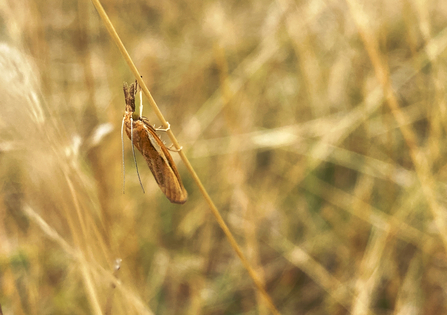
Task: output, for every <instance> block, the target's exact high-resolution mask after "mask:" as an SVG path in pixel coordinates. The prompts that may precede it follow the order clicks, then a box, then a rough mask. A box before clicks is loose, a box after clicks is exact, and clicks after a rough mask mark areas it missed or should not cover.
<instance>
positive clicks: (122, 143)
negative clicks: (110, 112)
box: [121, 117, 126, 195]
mask: <svg viewBox="0 0 447 315" xmlns="http://www.w3.org/2000/svg"><path fill="white" fill-rule="evenodd" d="M124 119H125V117H123V122H122V123H121V152H122V162H123V195H124V193H125V187H126V169H125V165H124V136H123V130H124Z"/></svg>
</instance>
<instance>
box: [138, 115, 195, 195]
mask: <svg viewBox="0 0 447 315" xmlns="http://www.w3.org/2000/svg"><path fill="white" fill-rule="evenodd" d="M142 121H143V123H144V127H145V131H146V134H147V137H148V140H149V142H150V144H151V146H152V148H153V149H155V151H156V154H154V153H155V152H152V153H153V154H150V155H151V156H150V157H149V156H148V157H147V158H146V155H147V154H145V153H143V152H142V153H143V156H144V157H145V159H146V162H147V164H148V166H149V168H150V169H151V171H152V174H153V175H154V178H155V180H156V181H157V183H158V185H159V186H160V189H161V190H162V191H163V193H164V194H165V195H166V197H167V198H168V199H169V200H170V201H171V202H174V203H185V202H186V200H187V199H188V193H187V192H186V190H185V187H183V183H182V180H181V178H180V174H179V173H178V170H177V167H176V166H175V164H174V160H173V159H172V157H171V154H170V153H169V151H168V149H166V146H165V145H164V144H163V142H162V141H161V139H160V138H159V137H158V135H157V133H156V131H155V129H154V128H153V127H152V126H151V125H150V124H149V123H148V122H147V120H145V119H142ZM144 151H146V150H144ZM149 151H150V150H149ZM149 158H150V159H151V161H149Z"/></svg>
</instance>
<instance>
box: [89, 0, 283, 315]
mask: <svg viewBox="0 0 447 315" xmlns="http://www.w3.org/2000/svg"><path fill="white" fill-rule="evenodd" d="M92 3H93V5H94V6H95V8H96V9H97V11H98V13H99V15H100V17H101V19H102V21H103V23H104V25H105V26H106V27H107V30H108V31H109V34H110V36H111V37H112V39H113V40H114V42H115V44H116V45H117V46H118V48H119V50H120V51H121V53H122V55H123V57H124V59H125V60H126V62H127V64H128V66H129V68H130V70H131V71H132V72H133V74H134V75H135V78H136V79H137V80H138V83H139V84H140V86H141V89H142V91H143V92H144V94H145V95H146V97H147V98H148V99H149V104H150V105H151V107H152V109H153V110H154V111H155V113H156V115H157V116H158V118H159V119H160V121H161V122H162V124H163V126H164V127H165V128H168V126H169V124H168V123H167V121H166V120H165V119H164V117H163V114H162V113H161V111H160V110H159V108H158V106H157V104H156V103H155V100H154V99H153V97H152V95H151V93H150V92H149V90H148V88H147V86H146V84H145V83H144V81H143V79H142V78H141V75H140V73H139V71H138V70H137V68H136V66H135V64H134V63H133V61H132V59H131V57H130V55H129V53H128V52H127V50H126V48H125V47H124V45H123V43H122V41H121V39H120V38H119V36H118V34H117V32H116V31H115V28H114V26H113V24H112V22H111V21H110V19H109V18H108V16H107V13H106V12H105V11H104V8H103V7H102V5H101V3H100V2H99V0H92ZM167 133H168V135H169V138H170V139H171V141H172V143H173V144H174V146H175V147H176V148H177V149H178V150H180V149H181V147H180V145H179V143H178V142H177V139H176V138H175V136H174V134H173V133H172V131H171V130H168V132H167ZM179 155H180V157H181V158H182V161H183V163H185V166H186V168H187V169H188V171H189V173H190V174H191V176H192V178H193V179H194V181H195V183H196V184H197V187H198V188H199V190H200V192H201V193H202V195H203V197H204V198H205V200H206V202H207V204H208V205H209V207H210V209H211V211H212V213H213V215H214V216H215V218H216V221H217V223H218V224H219V226H220V227H221V228H222V230H223V232H224V233H225V235H226V237H227V238H228V241H229V243H230V245H231V247H232V248H233V249H234V251H235V252H236V254H237V255H238V257H239V258H240V260H241V262H242V264H243V265H244V267H245V268H246V269H247V271H248V274H249V275H250V277H251V278H252V280H253V282H254V283H255V285H256V287H257V289H258V290H259V292H260V293H261V294H262V296H263V298H264V300H265V303H266V305H267V307H268V308H269V309H270V311H271V312H272V313H273V314H280V313H279V311H278V310H277V309H276V307H275V305H274V303H273V301H272V299H271V298H270V296H269V294H268V293H267V291H266V290H265V288H264V285H263V284H262V282H261V280H260V279H259V277H258V275H257V274H256V272H255V271H254V269H253V268H252V267H251V265H250V263H249V262H248V260H247V259H246V258H245V255H244V254H243V253H242V250H241V249H240V247H239V245H238V244H237V242H236V240H235V238H234V237H233V234H232V233H231V231H230V229H229V228H228V226H227V224H226V223H225V221H224V220H223V218H222V216H221V215H220V213H219V210H218V209H217V207H216V206H215V204H214V202H213V201H212V199H211V197H210V196H209V194H208V192H207V191H206V189H205V187H204V186H203V184H202V182H201V180H200V178H199V177H198V176H197V174H196V172H195V170H194V169H193V167H192V165H191V163H190V162H189V160H188V158H187V157H186V155H185V154H184V152H183V151H181V150H180V151H179Z"/></svg>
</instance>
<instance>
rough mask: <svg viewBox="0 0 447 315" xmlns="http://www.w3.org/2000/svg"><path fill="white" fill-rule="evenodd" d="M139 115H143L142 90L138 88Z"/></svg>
mask: <svg viewBox="0 0 447 315" xmlns="http://www.w3.org/2000/svg"><path fill="white" fill-rule="evenodd" d="M140 117H143V92H142V91H141V88H140Z"/></svg>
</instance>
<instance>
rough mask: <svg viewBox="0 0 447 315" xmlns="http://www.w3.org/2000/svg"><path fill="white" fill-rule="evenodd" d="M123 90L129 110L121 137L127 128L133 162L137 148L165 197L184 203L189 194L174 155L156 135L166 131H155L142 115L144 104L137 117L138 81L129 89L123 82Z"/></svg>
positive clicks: (126, 111) (124, 120) (126, 112)
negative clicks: (136, 96) (172, 155)
mask: <svg viewBox="0 0 447 315" xmlns="http://www.w3.org/2000/svg"><path fill="white" fill-rule="evenodd" d="M123 90H124V98H125V101H126V109H125V112H124V117H123V122H122V126H121V135H122V132H123V129H125V130H126V134H127V136H128V137H129V139H130V141H131V144H132V151H133V154H134V159H135V151H134V146H135V147H136V148H137V149H138V151H140V152H141V154H142V155H143V157H144V159H145V160H146V163H147V166H149V169H150V170H151V172H152V175H154V178H155V181H156V182H157V184H158V186H159V187H160V189H161V191H162V192H163V193H164V194H165V195H166V197H167V198H168V199H169V200H170V201H171V202H173V203H178V204H183V203H185V202H186V200H187V199H188V193H187V192H186V190H185V187H183V183H182V179H181V178H180V174H179V172H178V171H177V167H176V166H175V164H174V161H173V159H172V157H171V154H170V153H169V151H168V149H167V148H166V146H165V144H164V143H163V141H161V139H160V138H159V137H158V135H157V132H156V131H157V130H164V129H155V128H154V127H152V126H151V125H150V123H149V120H148V119H147V118H146V117H143V116H142V107H141V106H142V105H140V115H139V116H138V115H136V114H135V95H136V94H137V90H138V83H137V81H135V83H132V84H131V85H130V86H128V85H127V83H124V85H123ZM164 131H166V130H164ZM123 147H124V142H123ZM123 155H124V150H123ZM123 163H124V162H123ZM137 173H138V167H137ZM138 176H139V175H138ZM143 191H144V189H143Z"/></svg>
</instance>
